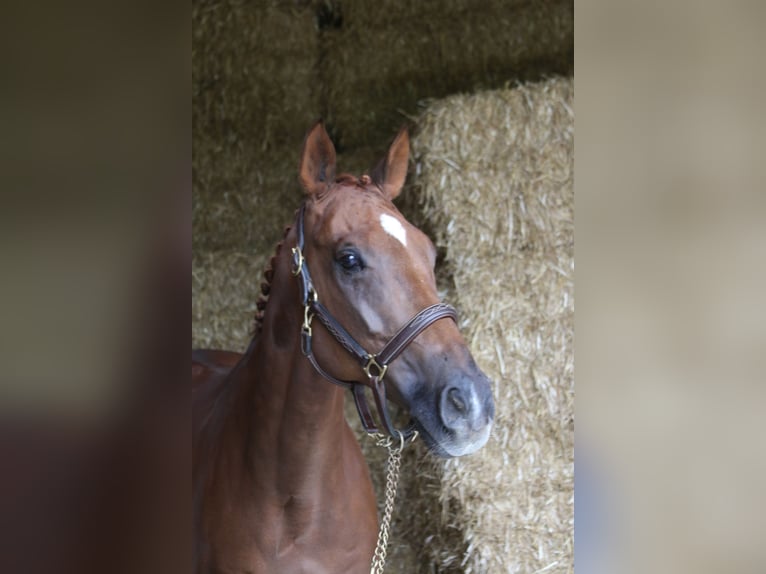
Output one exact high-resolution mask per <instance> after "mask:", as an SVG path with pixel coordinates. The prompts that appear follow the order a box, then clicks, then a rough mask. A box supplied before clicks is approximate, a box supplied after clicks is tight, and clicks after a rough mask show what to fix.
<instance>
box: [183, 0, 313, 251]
mask: <svg viewBox="0 0 766 574" xmlns="http://www.w3.org/2000/svg"><path fill="white" fill-rule="evenodd" d="M192 25H193V32H192V38H193V42H192V181H193V189H194V201H193V205H194V219H193V246H194V249H195V250H197V251H200V250H209V249H215V250H220V249H224V250H231V249H254V250H256V251H258V252H262V251H267V250H269V249H270V248H271V247H272V245H273V244H274V243H275V242H276V241H277V239H278V238H279V232H280V229H281V226H282V225H283V224H284V222H285V221H287V220H288V219H289V217H290V215H291V211H290V210H291V209H292V208H293V207H292V203H293V202H285V201H284V200H281V201H280V199H279V197H277V195H283V194H284V193H286V192H289V191H290V190H291V189H292V188H293V187H295V182H296V170H297V168H296V166H297V161H298V158H297V151H296V150H300V146H301V142H302V141H303V136H304V134H305V130H306V126H308V125H311V123H312V121H314V120H315V119H316V118H317V117H319V115H320V114H321V110H320V104H319V102H320V98H319V90H318V87H317V86H318V82H317V74H316V62H317V58H318V51H319V36H318V33H317V30H316V14H315V10H314V8H313V7H311V6H308V5H306V4H305V3H303V4H301V3H285V2H276V1H272V2H268V1H262V2H238V1H234V0H215V1H202V0H198V1H196V2H193V3H192ZM275 194H276V195H275ZM288 204H289V205H288Z"/></svg>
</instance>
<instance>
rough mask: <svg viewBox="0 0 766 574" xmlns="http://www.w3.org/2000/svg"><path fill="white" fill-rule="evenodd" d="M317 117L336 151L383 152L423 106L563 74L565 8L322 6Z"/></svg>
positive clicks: (564, 3) (567, 66)
mask: <svg viewBox="0 0 766 574" xmlns="http://www.w3.org/2000/svg"><path fill="white" fill-rule="evenodd" d="M322 4H323V5H324V6H325V7H326V11H328V12H330V13H332V17H326V18H325V21H327V22H328V25H327V26H325V28H324V29H323V32H322V53H323V57H322V63H321V64H320V67H321V71H322V74H326V77H327V79H328V80H327V84H326V86H325V87H324V88H323V103H324V106H323V107H324V112H325V114H326V118H327V120H328V122H329V124H330V125H331V126H332V127H333V129H334V131H333V136H334V139H335V140H336V143H340V146H341V151H343V150H344V149H352V148H357V147H359V146H366V145H370V144H375V143H378V142H385V141H387V140H388V139H390V137H391V136H392V135H393V134H394V133H395V132H396V130H397V129H398V127H399V126H400V125H401V124H402V123H404V122H405V121H407V118H408V117H413V116H414V115H415V114H416V113H417V103H418V101H420V100H421V99H423V98H441V97H444V96H446V95H449V94H453V93H457V92H467V91H474V90H479V89H489V88H499V87H502V86H503V85H504V83H505V82H507V81H509V80H530V79H537V78H541V77H542V76H544V75H546V74H547V75H553V74H568V73H571V72H572V69H573V68H572V66H573V34H574V17H573V12H574V4H573V2H572V0H543V1H529V0H511V1H504V0H489V1H480V2H479V1H477V0H450V1H449V2H443V1H442V0H423V1H418V2H401V1H397V0H383V1H380V2H367V1H365V0H326V1H324V2H322Z"/></svg>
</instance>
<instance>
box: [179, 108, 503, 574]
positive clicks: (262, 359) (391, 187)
mask: <svg viewBox="0 0 766 574" xmlns="http://www.w3.org/2000/svg"><path fill="white" fill-rule="evenodd" d="M408 157H409V136H408V135H407V132H406V131H404V130H403V131H401V132H400V133H399V135H398V136H397V137H396V139H395V140H394V142H393V143H392V144H391V147H390V148H389V150H388V153H387V154H386V156H385V157H384V158H383V160H382V161H381V162H380V163H379V164H378V166H377V167H376V168H375V169H374V170H372V172H371V173H370V174H369V175H367V174H365V175H362V176H361V177H359V178H357V177H354V176H350V175H341V176H339V177H337V178H336V176H335V148H334V147H333V144H332V142H331V141H330V138H329V137H328V135H327V132H326V131H325V129H324V126H323V125H322V123H321V122H318V123H317V124H316V125H315V126H314V127H313V128H312V129H311V130H310V131H309V133H308V135H307V136H306V140H305V142H304V147H303V154H302V157H301V161H300V173H299V177H300V182H301V185H302V187H303V189H304V191H305V194H306V197H305V200H304V203H303V205H302V207H301V209H300V210H299V212H298V215H297V218H296V223H295V225H294V226H292V228H290V229H288V231H287V233H286V236H285V239H284V242H283V243H285V244H286V245H287V246H288V247H290V248H291V249H280V247H277V253H276V255H275V256H274V257H273V258H272V260H271V265H270V267H269V268H268V269H267V270H266V272H265V273H264V276H265V278H266V282H265V283H264V284H262V286H261V287H262V291H263V293H264V295H268V297H267V300H268V301H267V300H266V299H264V298H262V299H261V300H260V301H259V305H258V306H259V309H260V311H259V314H258V315H257V317H256V333H255V336H254V337H253V339H252V341H251V343H250V345H249V347H248V349H247V351H246V352H245V354H244V355H241V356H240V355H239V354H236V353H230V352H225V351H194V352H192V379H193V383H194V388H195V391H194V417H195V418H194V425H193V436H194V439H193V452H194V465H193V477H192V485H193V491H194V514H195V517H194V520H195V523H194V554H195V570H196V572H199V573H208V572H227V573H229V572H238V573H239V572H241V573H244V572H252V573H279V574H292V573H299V572H305V573H311V574H317V573H322V572H328V573H333V574H337V573H339V572H350V573H357V572H367V571H369V569H370V561H371V557H372V555H373V550H374V548H375V540H376V533H377V531H378V520H377V510H376V499H375V494H374V492H373V487H372V483H371V481H370V476H369V471H368V468H367V464H366V461H365V460H364V458H363V456H362V452H361V449H360V447H359V444H358V442H357V440H356V438H355V436H354V434H353V432H352V431H351V429H350V427H349V426H348V424H347V423H346V420H345V418H344V410H343V403H344V394H345V393H344V388H343V387H344V386H347V387H350V388H352V389H353V391H354V392H353V397H354V399H355V400H356V403H357V407H358V409H359V414H360V416H361V418H362V423H363V425H364V427H365V428H366V429H367V430H368V432H381V433H386V434H388V435H391V436H393V437H394V438H395V440H396V442H399V441H401V442H402V444H403V443H404V440H405V439H406V438H409V437H411V436H413V435H414V433H415V432H417V433H418V434H419V436H421V437H422V438H423V440H424V441H425V443H426V445H427V446H428V447H429V449H430V450H431V451H432V452H434V453H435V454H437V455H440V456H444V457H454V456H462V455H465V454H470V453H472V452H474V451H476V450H477V449H479V448H481V447H482V446H483V445H484V443H485V442H486V441H487V439H488V437H489V433H490V428H491V426H492V420H493V417H494V403H493V400H492V394H491V390H490V381H489V380H488V379H487V377H486V376H485V375H484V374H483V373H482V372H481V371H480V370H479V368H478V367H477V366H476V364H475V363H474V360H473V358H472V357H471V354H470V353H469V351H468V348H467V347H466V343H465V341H464V340H463V338H462V337H461V335H460V333H459V331H458V328H457V325H456V323H455V321H454V319H455V312H454V309H452V308H451V307H449V306H447V305H444V304H441V303H440V302H439V297H438V295H437V291H436V281H435V277H434V264H435V258H436V250H435V248H434V246H433V244H432V243H431V241H430V240H429V239H428V238H427V237H426V236H425V234H423V233H422V232H421V231H420V230H419V229H417V228H416V227H414V226H413V225H411V224H410V223H409V222H407V221H406V220H405V219H404V217H403V216H402V215H401V213H400V212H399V211H398V210H397V209H396V207H394V204H393V203H392V200H393V199H394V198H396V197H397V195H399V192H400V191H401V189H402V185H403V184H404V180H405V177H406V174H407V163H408ZM281 245H282V244H280V246H281ZM267 303H268V304H267ZM379 349H382V350H381V351H379V352H378V353H376V354H373V353H371V352H369V351H368V350H379ZM331 383H336V384H331ZM364 386H366V387H369V388H371V389H372V395H373V396H374V398H375V404H376V406H377V410H378V417H377V422H376V420H375V419H374V418H373V417H372V416H371V414H370V409H369V407H368V406H367V400H366V398H365V396H366V394H365V392H363V389H364ZM369 394H370V393H369V392H368V393H367V395H369ZM386 397H389V398H390V399H391V400H392V401H393V402H394V403H396V404H398V405H400V406H401V407H403V408H405V409H407V410H408V411H409V413H410V415H411V417H412V421H413V423H412V425H411V427H410V428H407V429H404V430H402V431H399V430H397V429H395V428H394V427H393V425H392V423H391V419H390V418H389V416H388V413H387V411H386V400H387V398H386ZM378 426H379V427H380V430H378V428H377V427H378Z"/></svg>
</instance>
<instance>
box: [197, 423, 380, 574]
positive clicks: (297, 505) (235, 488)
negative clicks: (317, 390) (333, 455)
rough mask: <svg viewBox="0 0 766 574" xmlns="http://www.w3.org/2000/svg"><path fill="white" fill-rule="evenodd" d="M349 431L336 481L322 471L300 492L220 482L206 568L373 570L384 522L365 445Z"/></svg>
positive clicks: (265, 573)
mask: <svg viewBox="0 0 766 574" xmlns="http://www.w3.org/2000/svg"><path fill="white" fill-rule="evenodd" d="M344 434H345V433H344ZM346 436H347V437H348V439H347V440H344V441H343V443H344V446H343V450H344V452H346V453H347V454H348V456H346V457H345V458H344V465H343V466H344V472H343V473H341V474H340V475H339V477H338V478H336V479H335V480H332V481H329V480H324V479H322V478H321V477H316V481H315V483H314V484H313V486H312V488H310V489H309V490H307V491H304V492H301V493H296V495H295V496H292V495H285V494H284V493H279V487H280V485H279V484H277V483H272V482H270V481H267V482H265V483H263V482H260V481H259V480H258V479H257V477H255V478H256V480H255V481H254V482H252V483H251V482H249V481H234V482H229V481H219V482H218V484H219V485H220V486H219V488H217V489H215V492H210V491H209V492H208V496H207V500H208V503H209V504H208V509H209V514H208V515H207V517H206V520H205V523H206V528H205V530H206V532H207V536H206V538H207V540H208V546H207V547H208V549H209V550H208V552H207V553H206V554H207V559H206V560H205V561H204V562H206V566H203V569H202V572H206V573H207V572H221V573H223V572H226V573H227V574H228V573H234V572H237V573H244V572H248V573H251V574H271V573H275V574H276V573H279V574H292V573H296V574H297V573H302V572H306V573H308V572H311V573H314V574H316V573H323V572H327V573H338V572H349V573H352V574H353V573H355V572H360V573H361V572H369V568H370V558H371V556H372V553H373V550H374V547H375V539H376V535H377V528H378V524H377V510H376V502H375V495H374V491H373V490H372V484H371V482H370V479H369V473H368V470H367V465H366V463H365V461H364V459H363V458H362V455H361V452H360V451H359V446H358V444H357V443H356V440H355V439H354V438H353V436H350V432H349V433H348V435H346ZM351 441H353V443H352V442H351ZM269 474H270V473H269Z"/></svg>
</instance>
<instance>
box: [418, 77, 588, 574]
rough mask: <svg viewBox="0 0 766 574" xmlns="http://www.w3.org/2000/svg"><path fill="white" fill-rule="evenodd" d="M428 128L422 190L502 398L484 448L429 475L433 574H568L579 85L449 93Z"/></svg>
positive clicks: (467, 326)
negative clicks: (451, 570) (436, 489)
mask: <svg viewBox="0 0 766 574" xmlns="http://www.w3.org/2000/svg"><path fill="white" fill-rule="evenodd" d="M418 127H419V133H418V135H417V137H416V138H415V140H414V142H413V144H414V150H415V153H416V170H417V173H418V175H417V178H416V181H415V185H416V186H417V188H418V189H419V191H420V195H421V199H422V201H423V209H424V211H425V214H426V216H427V217H428V218H429V219H430V220H431V221H432V222H433V224H434V229H435V230H436V235H437V237H436V240H437V243H438V244H439V245H440V246H442V247H444V248H445V249H446V263H447V266H448V270H449V272H450V273H451V275H452V278H453V281H454V287H455V289H456V293H457V300H456V301H455V302H456V303H457V305H458V307H459V309H460V311H461V322H462V326H463V329H464V332H465V334H466V337H467V340H468V341H469V343H470V345H471V348H472V350H473V352H474V356H475V357H476V359H477V362H478V363H479V364H480V365H481V367H482V368H483V369H484V370H485V372H487V374H488V375H490V377H491V378H492V379H493V380H494V381H495V391H494V392H495V398H496V405H497V416H496V423H495V428H494V431H493V434H492V437H491V439H490V442H489V443H488V445H487V446H486V447H485V448H484V449H483V450H482V451H481V452H480V453H478V454H476V455H473V456H470V457H467V458H464V459H458V460H452V461H449V462H446V463H443V462H437V461H434V462H433V463H432V465H431V469H430V470H429V471H428V473H427V474H428V476H427V478H426V480H425V482H426V486H425V488H428V489H430V488H433V485H434V482H435V480H434V477H433V475H436V477H437V479H438V481H439V482H440V488H441V491H440V493H439V498H440V500H441V501H442V504H443V508H444V509H445V512H444V513H443V514H442V515H441V516H431V517H430V522H431V523H432V524H431V525H430V528H431V531H432V534H433V530H437V531H438V533H439V535H440V536H441V541H442V542H444V541H446V542H448V544H449V545H448V546H446V547H445V546H440V545H439V544H438V543H439V536H437V537H436V539H435V540H436V542H437V544H436V545H434V544H430V545H427V546H429V547H428V551H429V553H430V555H431V556H430V557H431V558H432V559H433V560H434V561H435V564H434V565H432V566H431V568H432V569H433V568H434V567H435V568H436V569H435V570H431V571H441V570H440V568H444V567H448V566H449V565H453V566H454V564H455V562H456V561H459V562H460V564H461V565H462V570H461V571H464V572H471V573H475V572H538V571H545V572H571V571H573V472H574V468H573V445H574V432H573V430H574V420H573V417H574V414H573V412H574V411H573V403H574V369H573V315H574V300H573V295H574V284H573V278H574V277H573V274H574V259H573V256H574V233H573V231H574V229H573V208H574V192H573V150H574V135H573V129H574V112H573V82H572V80H571V79H552V80H549V81H545V82H543V83H539V84H530V85H526V86H521V87H516V88H514V89H505V90H499V91H492V92H487V93H483V94H478V95H474V96H454V97H450V98H447V99H445V100H443V101H440V102H436V103H434V104H433V105H431V106H430V107H429V108H428V109H427V110H426V111H425V113H424V114H423V115H422V117H421V119H420V121H419V123H418ZM418 480H420V479H419V478H418ZM411 488H413V487H411ZM412 505H414V508H413V507H412ZM417 505H418V498H415V499H413V500H411V501H410V509H409V512H411V513H414V514H416V515H423V514H427V513H430V512H432V511H433V508H432V504H431V502H428V501H427V504H426V506H425V508H423V509H422V510H421V509H419V508H418V506H417ZM458 532H459V535H460V537H461V538H462V543H461V544H457V545H456V544H455V535H456V533H458ZM426 535H427V534H426V532H423V533H422V534H421V536H426ZM456 547H457V549H458V550H459V549H461V548H462V549H465V552H464V553H463V554H462V555H460V556H456ZM423 571H429V570H428V569H426V568H425V567H424V570H423Z"/></svg>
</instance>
